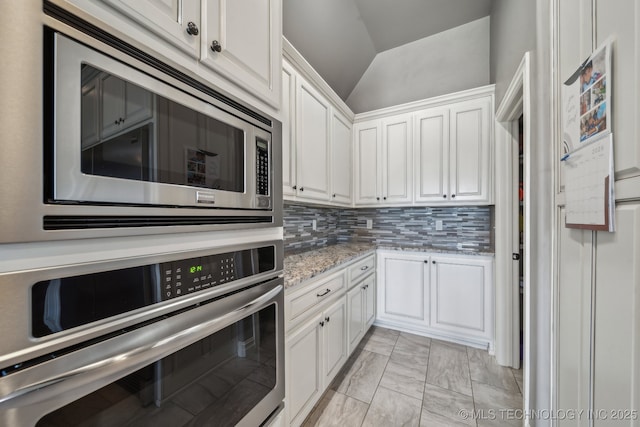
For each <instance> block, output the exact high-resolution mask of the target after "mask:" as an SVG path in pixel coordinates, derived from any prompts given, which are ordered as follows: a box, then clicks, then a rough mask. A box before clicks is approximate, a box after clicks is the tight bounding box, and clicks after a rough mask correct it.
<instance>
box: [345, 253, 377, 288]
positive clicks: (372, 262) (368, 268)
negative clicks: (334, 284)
mask: <svg viewBox="0 0 640 427" xmlns="http://www.w3.org/2000/svg"><path fill="white" fill-rule="evenodd" d="M375 266H376V256H375V255H374V254H372V255H370V256H368V257H366V258H365V259H363V260H362V261H359V262H357V263H355V264H354V265H353V266H351V267H350V268H349V277H350V281H351V284H352V285H353V284H355V283H356V281H357V280H358V279H359V278H361V277H364V276H366V275H367V274H369V273H371V272H372V271H373V270H374V269H375Z"/></svg>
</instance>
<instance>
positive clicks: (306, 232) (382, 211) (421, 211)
mask: <svg viewBox="0 0 640 427" xmlns="http://www.w3.org/2000/svg"><path fill="white" fill-rule="evenodd" d="M313 220H316V230H315V231H314V230H313V227H312V224H313ZM367 220H371V221H372V228H371V229H367V228H366V225H367ZM436 221H442V230H436ZM338 242H368V243H373V244H377V245H384V246H394V245H402V246H414V247H420V248H425V249H426V250H428V249H442V250H456V251H461V252H487V251H489V252H491V251H493V248H494V245H493V207H492V206H461V207H401V208H375V209H373V208H367V209H343V208H323V207H317V206H305V205H299V204H292V203H285V205H284V244H285V251H286V252H287V253H295V252H300V251H305V250H311V249H317V248H321V247H323V246H328V245H332V244H335V243H338Z"/></svg>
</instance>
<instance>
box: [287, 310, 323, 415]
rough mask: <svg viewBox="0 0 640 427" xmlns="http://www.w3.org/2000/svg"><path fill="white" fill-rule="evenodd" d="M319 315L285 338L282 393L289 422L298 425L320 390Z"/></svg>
mask: <svg viewBox="0 0 640 427" xmlns="http://www.w3.org/2000/svg"><path fill="white" fill-rule="evenodd" d="M322 319H323V318H322V316H315V317H314V318H313V319H311V320H310V321H309V322H307V323H306V324H304V325H303V326H302V327H300V328H299V329H298V330H296V331H295V332H293V333H292V334H291V335H289V336H288V337H287V340H286V355H285V359H286V365H287V369H286V375H285V377H286V396H287V399H288V402H287V405H286V407H287V410H288V411H289V412H288V413H289V421H290V423H291V425H300V424H301V423H302V421H304V419H305V417H306V416H307V414H308V413H309V412H310V411H311V409H312V408H313V405H314V404H315V402H316V401H317V400H318V399H319V398H320V395H321V394H322V392H323V390H324V389H323V383H322V326H321V325H320V322H321V321H322Z"/></svg>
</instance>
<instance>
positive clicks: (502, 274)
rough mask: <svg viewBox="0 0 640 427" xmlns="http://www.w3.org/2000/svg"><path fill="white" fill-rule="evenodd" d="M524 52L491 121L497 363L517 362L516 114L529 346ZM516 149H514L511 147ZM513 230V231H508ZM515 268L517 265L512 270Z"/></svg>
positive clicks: (525, 393)
mask: <svg viewBox="0 0 640 427" xmlns="http://www.w3.org/2000/svg"><path fill="white" fill-rule="evenodd" d="M530 64H531V60H530V52H526V53H525V54H524V56H523V58H522V61H521V62H520V65H519V66H518V69H517V70H516V72H515V74H514V76H513V78H512V80H511V83H510V84H509V86H508V88H507V91H506V93H505V95H504V97H503V99H502V102H500V105H499V106H498V108H497V110H496V121H495V142H496V149H495V175H496V180H495V257H496V258H495V262H496V282H495V284H496V311H495V313H496V331H495V332H496V340H495V348H496V352H495V355H496V361H497V362H498V363H499V364H500V365H504V366H511V367H514V368H519V364H520V357H519V354H520V340H519V323H520V320H519V318H520V315H519V311H520V307H519V303H518V300H519V289H518V286H519V284H518V283H517V282H516V283H515V284H514V283H513V277H514V269H517V268H518V265H517V263H516V262H515V261H514V260H512V254H513V253H516V252H519V247H517V246H515V247H514V241H516V242H517V240H516V239H517V236H518V235H517V234H515V233H517V231H516V228H515V227H517V226H518V218H517V217H516V218H513V206H514V203H515V202H516V201H517V200H514V198H515V197H516V194H517V191H514V188H513V172H514V171H513V168H514V165H513V160H512V159H513V156H514V150H515V149H517V146H518V145H517V144H518V132H517V129H518V119H519V118H520V116H521V115H522V116H523V133H524V164H523V167H524V217H525V218H524V260H523V261H524V278H523V279H524V285H523V286H524V288H523V289H524V301H523V311H524V313H523V323H524V342H523V346H524V349H523V359H524V360H525V361H527V360H531V359H530V355H531V349H530V336H531V329H530V313H531V310H530V286H529V285H530V276H531V274H530V271H531V269H530V265H531V264H530V254H531V250H530V242H531V238H530V236H531V230H530V218H531V217H530V206H531V204H530V182H531V179H530V178H531V177H530V171H531V167H530V162H531V155H530V143H529V142H530V141H531V89H530V88H531V82H530V79H531V71H530ZM515 154H517V153H515ZM514 234H515V236H514ZM516 271H517V270H516ZM527 365H528V363H525V364H524V390H523V397H524V400H525V407H527V405H526V402H527V401H528V394H529V393H528V384H529V377H530V372H529V368H528V366H527Z"/></svg>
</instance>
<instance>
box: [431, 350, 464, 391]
mask: <svg viewBox="0 0 640 427" xmlns="http://www.w3.org/2000/svg"><path fill="white" fill-rule="evenodd" d="M427 383H429V384H432V385H436V386H439V387H442V388H446V389H449V390H452V391H456V392H458V393H462V394H466V395H467V396H471V378H470V376H469V359H468V357H467V350H466V347H464V346H457V345H454V346H451V345H448V344H443V343H441V342H436V341H432V342H431V349H430V350H429V366H428V368H427Z"/></svg>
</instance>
